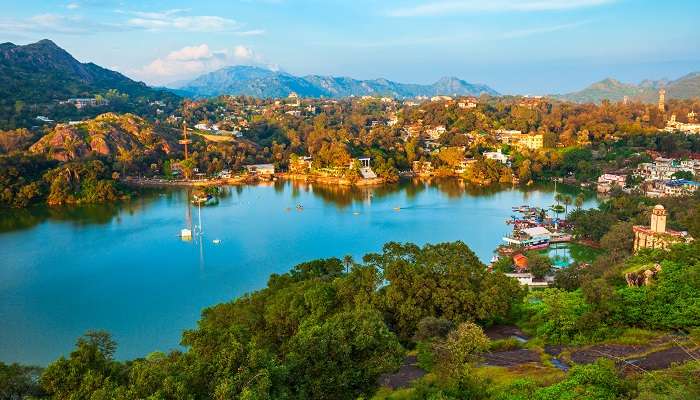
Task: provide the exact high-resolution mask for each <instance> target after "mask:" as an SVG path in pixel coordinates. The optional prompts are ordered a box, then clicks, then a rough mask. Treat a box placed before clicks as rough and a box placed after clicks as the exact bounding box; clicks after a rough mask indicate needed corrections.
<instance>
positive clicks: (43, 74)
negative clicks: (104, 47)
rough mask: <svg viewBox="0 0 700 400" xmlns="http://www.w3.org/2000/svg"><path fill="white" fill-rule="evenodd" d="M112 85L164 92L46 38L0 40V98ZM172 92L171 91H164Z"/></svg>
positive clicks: (34, 99)
mask: <svg viewBox="0 0 700 400" xmlns="http://www.w3.org/2000/svg"><path fill="white" fill-rule="evenodd" d="M109 89H116V90H118V91H119V92H121V93H126V94H128V95H129V96H131V97H140V96H144V97H149V98H156V97H159V96H161V95H163V94H164V92H163V91H161V90H156V89H153V88H151V87H149V86H147V85H146V84H145V83H143V82H136V81H133V80H131V79H129V78H127V77H126V76H124V75H122V74H120V73H118V72H115V71H111V70H108V69H105V68H102V67H100V66H98V65H95V64H93V63H81V62H79V61H78V60H76V59H75V58H73V56H71V55H70V54H69V53H68V52H67V51H65V50H63V49H62V48H60V47H59V46H57V45H56V44H55V43H54V42H52V41H50V40H47V39H45V40H41V41H39V42H36V43H32V44H28V45H25V46H18V45H15V44H13V43H2V44H0V102H2V103H5V104H14V103H15V101H17V100H20V101H23V102H25V103H27V104H42V103H48V102H51V101H54V100H63V99H67V98H71V97H93V96H94V95H96V94H100V93H104V92H106V91H107V90H109ZM167 95H168V96H172V94H169V93H168V94H167Z"/></svg>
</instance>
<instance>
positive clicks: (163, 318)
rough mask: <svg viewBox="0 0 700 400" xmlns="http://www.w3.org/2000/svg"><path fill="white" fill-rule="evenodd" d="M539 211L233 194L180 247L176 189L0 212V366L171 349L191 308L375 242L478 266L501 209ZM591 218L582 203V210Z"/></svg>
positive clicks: (405, 193) (270, 191)
mask: <svg viewBox="0 0 700 400" xmlns="http://www.w3.org/2000/svg"><path fill="white" fill-rule="evenodd" d="M560 191H566V188H564V189H563V190H562V189H561V188H560ZM568 193H570V194H573V195H575V194H576V191H575V189H571V188H570V191H569V192H568ZM553 198H554V191H553V188H552V187H549V186H533V187H529V188H503V189H478V188H470V187H468V186H464V185H463V184H461V183H460V182H458V181H456V180H446V181H434V182H432V183H425V182H410V181H406V182H402V183H400V184H397V185H392V186H386V187H379V188H371V189H358V188H355V189H349V188H340V187H324V186H319V185H305V184H296V183H291V182H283V181H280V182H275V183H274V184H270V185H258V186H237V187H229V188H224V190H223V192H222V194H221V197H220V199H219V202H218V204H217V205H214V206H206V207H202V208H201V220H202V225H203V236H202V240H195V241H191V242H188V241H183V240H181V239H180V237H179V233H180V230H181V229H182V228H185V227H187V226H188V224H189V223H188V219H189V218H191V220H192V221H193V222H194V224H197V223H198V222H197V221H198V219H199V213H198V209H197V208H196V207H194V206H192V205H191V204H190V203H189V202H188V201H187V199H188V191H187V190H185V189H168V190H163V191H149V192H146V193H144V195H143V196H140V197H138V198H136V199H134V200H132V201H130V202H128V203H125V204H121V205H104V206H86V207H72V208H48V207H37V208H31V209H24V210H3V211H0V260H2V262H1V263H0V321H1V322H0V360H2V361H4V362H15V361H16V362H22V363H30V364H37V365H46V364H47V363H48V362H50V361H52V360H54V359H55V358H57V357H58V356H60V355H62V354H67V353H68V352H70V350H71V349H72V348H73V345H74V343H75V340H76V339H77V338H78V336H80V335H81V334H83V333H84V332H85V331H87V330H90V329H105V330H107V331H109V332H111V333H112V334H113V336H114V338H115V340H116V341H117V343H118V345H119V347H118V350H117V357H119V358H120V359H127V358H134V357H140V356H145V355H147V354H148V353H150V352H152V351H155V350H162V351H167V350H170V349H173V348H177V346H178V345H179V341H180V337H181V333H182V331H183V330H184V329H189V328H193V327H195V326H196V322H197V320H198V319H199V316H200V312H201V310H202V309H203V308H205V307H207V306H210V305H214V304H217V303H220V302H225V301H230V300H232V299H234V298H236V297H237V296H240V295H241V294H243V293H246V292H249V291H252V290H255V289H259V288H261V287H264V286H265V285H266V283H267V278H268V276H269V275H270V274H271V273H284V272H286V271H288V270H289V269H290V268H291V267H292V266H294V265H295V264H297V263H299V262H302V261H306V260H311V259H315V258H320V257H332V256H337V257H342V256H344V255H346V254H350V255H352V256H354V257H355V259H357V260H359V259H360V257H361V256H362V255H363V254H365V253H368V252H376V251H380V250H381V247H382V245H383V244H384V243H385V242H388V241H400V242H415V243H418V244H424V243H426V242H431V243H436V242H442V241H454V240H462V241H464V242H465V243H467V244H468V245H469V247H471V248H472V249H473V250H474V252H475V253H476V254H477V255H478V256H479V257H480V258H481V260H482V261H484V262H488V261H489V259H490V258H491V256H492V254H493V253H492V252H493V250H494V248H495V247H496V246H497V245H498V244H499V243H501V237H502V236H503V235H504V234H506V233H507V232H509V227H508V225H506V224H505V223H504V221H505V219H506V218H508V217H509V216H510V215H511V214H512V212H511V207H512V206H515V205H521V204H531V205H536V206H548V205H551V204H552V203H553V202H554V200H553ZM297 204H301V205H303V209H302V210H297V208H296V205H297ZM596 204H597V203H596V199H595V197H594V196H593V195H589V197H587V200H586V206H587V207H590V206H595V205H596ZM215 240H218V241H219V242H218V243H214V241H215Z"/></svg>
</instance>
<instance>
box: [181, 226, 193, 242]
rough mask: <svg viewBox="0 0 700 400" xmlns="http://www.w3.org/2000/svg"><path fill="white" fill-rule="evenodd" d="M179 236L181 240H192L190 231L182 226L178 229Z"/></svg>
mask: <svg viewBox="0 0 700 400" xmlns="http://www.w3.org/2000/svg"><path fill="white" fill-rule="evenodd" d="M180 238H181V239H182V240H192V231H191V230H190V229H187V228H183V229H181V230H180Z"/></svg>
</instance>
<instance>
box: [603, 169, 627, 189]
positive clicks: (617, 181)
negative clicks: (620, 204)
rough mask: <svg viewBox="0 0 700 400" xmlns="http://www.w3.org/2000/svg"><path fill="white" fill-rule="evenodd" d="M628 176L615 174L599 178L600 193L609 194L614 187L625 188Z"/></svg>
mask: <svg viewBox="0 0 700 400" xmlns="http://www.w3.org/2000/svg"><path fill="white" fill-rule="evenodd" d="M626 181H627V176H625V175H615V174H603V175H601V176H599V177H598V193H608V192H609V191H611V190H612V189H613V188H614V187H619V188H620V189H622V188H624V187H625V182H626Z"/></svg>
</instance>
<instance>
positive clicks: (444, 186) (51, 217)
mask: <svg viewBox="0 0 700 400" xmlns="http://www.w3.org/2000/svg"><path fill="white" fill-rule="evenodd" d="M258 186H272V187H273V188H274V191H275V192H276V193H278V194H280V195H284V193H285V191H287V190H288V191H289V195H290V197H291V198H292V199H299V198H300V197H301V195H302V193H305V194H313V195H314V196H315V197H319V198H321V199H322V200H323V201H324V203H327V204H330V205H334V206H335V207H337V208H338V209H341V210H342V209H346V208H349V207H351V206H352V205H353V204H357V203H365V204H369V203H371V202H372V200H373V199H382V198H385V197H388V196H392V195H395V194H397V193H398V192H403V193H404V196H405V198H406V199H409V200H410V199H414V198H415V197H417V196H418V195H419V194H420V193H422V192H424V191H426V190H428V189H435V190H438V191H439V192H440V193H442V194H444V195H445V196H446V197H447V198H450V199H456V198H459V197H462V196H465V195H469V196H490V195H494V194H497V193H499V192H502V191H504V190H512V189H513V188H514V187H513V186H510V185H492V186H489V187H483V186H475V185H470V184H468V183H466V182H465V181H463V180H461V179H454V178H430V179H411V180H402V181H401V182H399V183H396V184H390V185H382V186H373V187H355V186H352V187H351V186H339V185H327V184H319V183H306V182H300V181H285V180H277V181H275V182H269V183H264V184H261V185H258ZM245 188H246V186H244V185H237V186H227V187H221V188H219V192H218V194H217V196H216V197H217V198H218V200H225V199H229V198H231V197H233V196H234V194H235V195H236V196H239V197H240V195H241V194H243V192H244V190H245ZM517 189H518V190H519V191H521V192H523V193H524V199H525V200H527V199H528V193H531V192H533V193H534V192H541V191H545V192H552V191H553V190H554V186H553V184H535V185H531V186H526V187H517ZM557 190H558V191H559V192H560V193H563V194H570V195H576V194H577V193H578V192H579V189H578V188H576V187H572V186H566V185H559V186H558V189H557ZM191 196H192V189H173V188H163V189H143V190H141V191H139V192H138V193H137V194H136V195H135V196H134V198H133V199H131V200H129V201H124V202H119V203H114V204H99V205H80V206H60V207H48V206H34V207H29V208H23V209H0V233H4V232H12V231H19V230H25V229H30V228H32V227H34V226H36V225H38V224H41V223H44V222H46V221H59V222H69V223H71V224H74V225H76V226H84V225H105V224H109V223H111V222H112V221H113V220H115V218H116V220H117V222H119V218H120V215H121V214H122V213H128V214H129V215H133V214H134V213H136V212H138V211H141V210H143V209H145V208H148V207H149V206H150V205H151V204H153V203H154V202H156V201H164V202H165V203H166V204H167V205H172V206H175V205H177V204H181V203H182V202H183V201H184V202H185V203H189V202H188V201H186V199H189V198H191ZM594 196H595V194H594V193H588V194H587V196H586V200H590V199H591V198H593V197H594ZM215 205H216V203H215V204H213V205H207V206H206V207H212V206H215ZM186 216H187V221H186V226H187V227H188V228H189V229H192V222H191V210H189V208H188V210H187V213H186Z"/></svg>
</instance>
